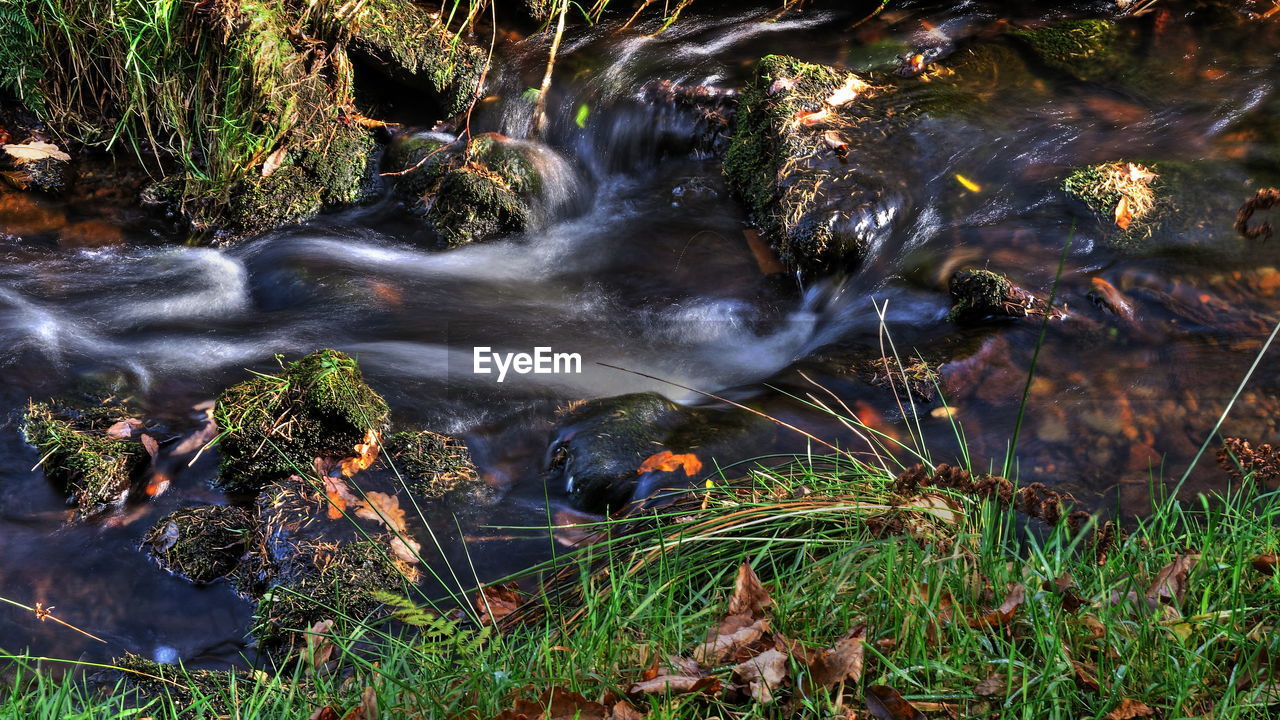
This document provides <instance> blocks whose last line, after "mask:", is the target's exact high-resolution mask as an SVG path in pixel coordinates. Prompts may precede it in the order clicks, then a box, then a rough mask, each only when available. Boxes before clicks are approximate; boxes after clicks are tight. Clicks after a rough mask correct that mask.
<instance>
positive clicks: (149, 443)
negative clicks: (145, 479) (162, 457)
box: [138, 433, 160, 462]
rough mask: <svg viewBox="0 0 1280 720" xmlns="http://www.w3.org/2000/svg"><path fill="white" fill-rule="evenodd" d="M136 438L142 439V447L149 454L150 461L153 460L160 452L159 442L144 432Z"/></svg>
mask: <svg viewBox="0 0 1280 720" xmlns="http://www.w3.org/2000/svg"><path fill="white" fill-rule="evenodd" d="M138 439H139V440H141V441H142V449H143V450H146V451H147V454H148V455H150V456H151V462H155V461H156V456H157V455H159V454H160V443H158V442H156V439H155V438H153V437H151V436H150V435H148V434H146V433H143V434H142V435H140V436H138Z"/></svg>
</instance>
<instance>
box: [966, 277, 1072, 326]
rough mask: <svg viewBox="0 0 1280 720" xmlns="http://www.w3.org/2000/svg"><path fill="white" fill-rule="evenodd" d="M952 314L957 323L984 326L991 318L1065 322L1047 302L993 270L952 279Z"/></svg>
mask: <svg viewBox="0 0 1280 720" xmlns="http://www.w3.org/2000/svg"><path fill="white" fill-rule="evenodd" d="M948 285H949V290H950V292H951V312H950V313H949V314H948V315H947V319H948V320H951V321H953V322H957V323H973V322H980V321H982V320H986V319H989V318H1000V317H1026V316H1028V315H1038V316H1045V315H1048V316H1050V317H1054V318H1061V317H1062V316H1063V315H1062V312H1061V311H1059V310H1056V309H1054V308H1051V307H1049V304H1048V303H1047V302H1045V301H1044V300H1043V299H1041V298H1039V297H1037V296H1035V295H1033V294H1032V293H1029V292H1027V291H1026V290H1023V289H1022V288H1020V287H1018V286H1017V285H1014V284H1013V283H1011V282H1009V278H1007V277H1005V276H1004V275H1001V274H1000V273H996V272H992V271H990V270H961V271H959V272H957V273H956V274H955V275H952V276H951V280H950V282H949V284H948Z"/></svg>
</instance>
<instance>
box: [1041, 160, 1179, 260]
mask: <svg viewBox="0 0 1280 720" xmlns="http://www.w3.org/2000/svg"><path fill="white" fill-rule="evenodd" d="M1122 162H1123V161H1122ZM1115 164H1116V163H1102V164H1099V165H1087V166H1085V167H1081V168H1076V169H1075V170H1073V171H1071V172H1070V173H1069V174H1068V175H1067V177H1066V178H1065V179H1063V181H1062V189H1063V190H1064V191H1065V192H1066V193H1067V194H1068V195H1070V196H1071V197H1073V198H1075V199H1076V200H1079V201H1080V202H1082V203H1084V205H1085V206H1086V207H1088V208H1089V210H1091V211H1093V213H1094V214H1095V215H1097V217H1098V221H1099V223H1100V224H1101V225H1102V227H1103V228H1104V229H1105V231H1104V232H1103V239H1104V241H1105V242H1106V243H1107V244H1108V245H1110V246H1111V247H1112V248H1115V249H1119V250H1129V251H1133V250H1141V249H1144V248H1145V247H1146V245H1147V243H1148V241H1149V240H1150V239H1151V236H1152V234H1153V233H1154V231H1155V229H1156V228H1157V227H1158V226H1159V224H1160V222H1161V220H1162V216H1163V215H1164V214H1165V213H1167V212H1168V211H1169V210H1171V208H1172V205H1171V203H1170V201H1169V197H1168V192H1167V191H1168V186H1167V184H1166V182H1165V180H1164V172H1165V168H1163V167H1161V166H1159V165H1154V164H1153V165H1150V166H1147V167H1148V168H1149V169H1150V170H1152V171H1153V172H1155V173H1156V179H1155V180H1153V181H1152V182H1151V183H1150V185H1149V190H1150V192H1151V195H1152V197H1153V198H1154V199H1155V203H1154V205H1153V206H1152V208H1151V210H1150V211H1148V212H1147V213H1145V214H1144V215H1143V216H1142V217H1140V218H1134V219H1133V220H1132V221H1131V222H1130V223H1129V226H1128V227H1126V228H1121V227H1119V226H1117V225H1116V223H1115V217H1116V208H1117V206H1118V205H1119V203H1120V200H1121V194H1120V193H1119V192H1118V191H1117V190H1115V189H1113V188H1110V187H1109V186H1108V185H1107V183H1106V179H1107V168H1108V167H1109V166H1113V165H1115Z"/></svg>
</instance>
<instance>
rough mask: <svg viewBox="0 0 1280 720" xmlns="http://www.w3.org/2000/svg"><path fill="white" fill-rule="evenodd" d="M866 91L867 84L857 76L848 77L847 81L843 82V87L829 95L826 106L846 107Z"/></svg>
mask: <svg viewBox="0 0 1280 720" xmlns="http://www.w3.org/2000/svg"><path fill="white" fill-rule="evenodd" d="M866 89H867V84H866V83H865V82H863V81H862V80H861V79H860V78H859V77H858V76H857V75H850V76H849V77H848V79H846V80H845V81H844V85H841V86H840V88H839V89H838V90H836V91H835V92H833V93H831V96H830V97H828V98H827V104H828V105H831V106H832V107H840V106H841V105H848V104H849V103H851V102H853V101H854V99H855V98H857V97H858V94H859V93H861V92H862V91H864V90H866Z"/></svg>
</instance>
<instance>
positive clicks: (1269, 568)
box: [1250, 553, 1277, 575]
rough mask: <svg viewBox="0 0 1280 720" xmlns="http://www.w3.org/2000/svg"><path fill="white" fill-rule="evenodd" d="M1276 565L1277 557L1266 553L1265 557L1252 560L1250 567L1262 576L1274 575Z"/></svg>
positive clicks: (1261, 556)
mask: <svg viewBox="0 0 1280 720" xmlns="http://www.w3.org/2000/svg"><path fill="white" fill-rule="evenodd" d="M1276 564H1277V555H1276V554H1275V553H1266V554H1265V555H1259V556H1258V557H1256V558H1254V559H1253V562H1251V563H1250V565H1252V566H1253V569H1254V570H1257V571H1258V572H1260V573H1262V574H1263V575H1275V574H1276Z"/></svg>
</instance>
